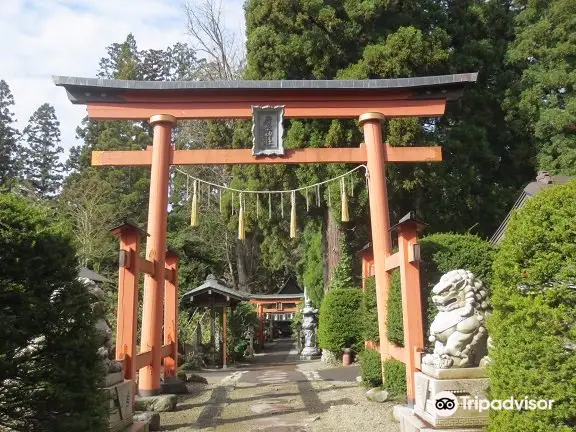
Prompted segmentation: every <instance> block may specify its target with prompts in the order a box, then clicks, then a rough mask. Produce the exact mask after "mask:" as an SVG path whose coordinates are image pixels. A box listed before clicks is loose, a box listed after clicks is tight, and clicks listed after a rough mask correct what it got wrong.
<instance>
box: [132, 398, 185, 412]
mask: <svg viewBox="0 0 576 432" xmlns="http://www.w3.org/2000/svg"><path fill="white" fill-rule="evenodd" d="M177 403H178V396H176V395H175V394H161V395H156V396H136V403H135V409H136V410H137V411H155V412H167V411H174V410H176V404H177Z"/></svg>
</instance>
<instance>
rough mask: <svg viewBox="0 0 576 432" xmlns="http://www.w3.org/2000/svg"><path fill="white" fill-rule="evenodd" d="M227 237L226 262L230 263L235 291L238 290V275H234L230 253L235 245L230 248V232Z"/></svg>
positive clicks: (229, 268) (226, 233)
mask: <svg viewBox="0 0 576 432" xmlns="http://www.w3.org/2000/svg"><path fill="white" fill-rule="evenodd" d="M225 236H226V261H228V271H229V272H230V278H232V283H233V285H234V288H235V289H238V283H237V282H236V281H237V279H236V275H235V273H234V266H233V265H232V256H231V253H230V249H231V248H232V247H234V245H232V246H230V242H229V241H228V238H229V237H228V231H226V232H225Z"/></svg>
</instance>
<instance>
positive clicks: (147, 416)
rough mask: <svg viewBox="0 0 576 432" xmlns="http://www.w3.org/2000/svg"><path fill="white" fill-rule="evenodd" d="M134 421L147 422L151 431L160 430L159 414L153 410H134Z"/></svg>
mask: <svg viewBox="0 0 576 432" xmlns="http://www.w3.org/2000/svg"><path fill="white" fill-rule="evenodd" d="M132 418H133V419H134V421H135V422H142V423H148V428H149V429H150V430H151V431H159V430H160V414H159V413H157V412H154V411H141V412H135V413H134V415H133V417H132Z"/></svg>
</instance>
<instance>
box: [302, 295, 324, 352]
mask: <svg viewBox="0 0 576 432" xmlns="http://www.w3.org/2000/svg"><path fill="white" fill-rule="evenodd" d="M302 314H303V315H304V317H303V319H302V330H304V349H303V350H302V352H301V353H300V358H301V359H302V360H313V359H317V358H319V357H320V350H319V349H318V346H317V340H316V328H317V327H318V309H315V308H314V307H313V306H312V301H311V300H310V299H309V298H308V295H307V294H306V288H304V309H303V310H302Z"/></svg>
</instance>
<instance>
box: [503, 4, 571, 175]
mask: <svg viewBox="0 0 576 432" xmlns="http://www.w3.org/2000/svg"><path fill="white" fill-rule="evenodd" d="M517 5H518V6H519V7H520V9H521V12H520V13H519V14H518V16H517V17H516V38H515V39H514V42H513V43H512V45H511V46H510V49H509V50H508V61H509V64H510V66H511V67H514V68H517V69H522V79H521V81H520V82H519V84H518V85H517V86H514V87H512V88H511V89H510V93H509V99H508V112H509V117H510V121H511V122H514V123H517V124H519V125H522V126H523V127H526V128H527V130H528V131H529V132H530V134H531V135H532V137H533V140H534V141H535V143H536V146H537V159H538V167H539V168H540V169H544V170H547V171H549V172H550V173H553V174H564V175H575V174H576V73H574V70H576V19H575V18H574V11H575V10H576V0H548V1H527V0H522V1H518V2H517Z"/></svg>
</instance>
